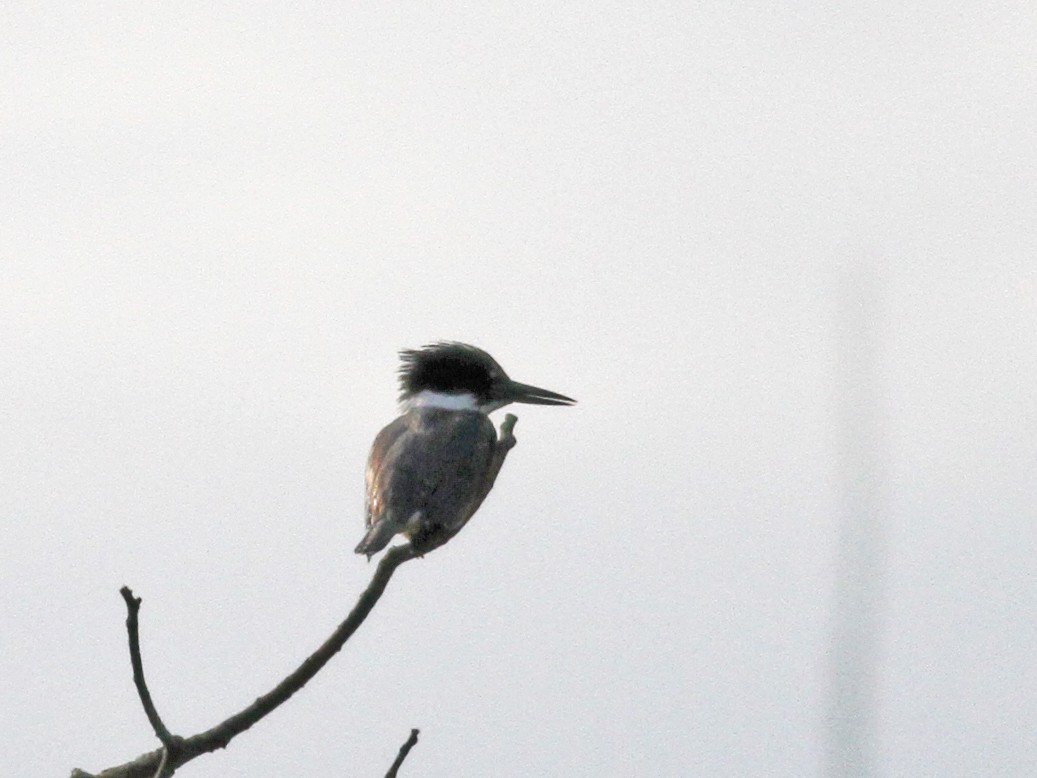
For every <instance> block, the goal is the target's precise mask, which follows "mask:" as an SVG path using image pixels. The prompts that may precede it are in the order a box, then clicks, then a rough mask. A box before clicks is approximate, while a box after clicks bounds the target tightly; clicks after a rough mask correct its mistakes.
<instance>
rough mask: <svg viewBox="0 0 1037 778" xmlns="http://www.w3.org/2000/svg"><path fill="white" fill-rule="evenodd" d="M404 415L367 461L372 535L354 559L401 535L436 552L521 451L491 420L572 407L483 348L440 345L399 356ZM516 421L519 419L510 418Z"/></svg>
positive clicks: (380, 435) (379, 440) (384, 432)
mask: <svg viewBox="0 0 1037 778" xmlns="http://www.w3.org/2000/svg"><path fill="white" fill-rule="evenodd" d="M400 358H401V360H402V364H401V366H400V405H401V408H402V410H403V413H402V415H401V416H400V417H399V418H397V419H396V420H395V421H393V422H392V423H391V424H389V425H388V426H387V427H385V428H384V429H383V430H382V431H381V432H379V433H378V435H377V437H376V438H375V439H374V445H373V446H372V447H371V454H370V456H369V457H368V460H367V473H366V476H367V479H366V480H367V515H366V525H367V528H368V529H367V534H365V535H364V539H363V540H361V541H360V544H359V545H358V546H357V547H356V553H358V554H366V555H367V558H368V559H370V558H371V556H372V555H373V554H376V553H378V552H379V551H381V550H382V549H383V548H385V546H386V545H388V543H389V541H390V540H391V539H392V537H393V536H394V535H396V534H397V533H403V534H405V535H407V536H408V537H409V538H410V542H411V546H412V547H413V548H415V549H416V550H419V551H428V550H431V549H433V548H436V547H437V546H440V545H442V544H443V543H445V542H446V541H448V540H449V539H450V538H452V537H453V536H454V535H455V534H457V532H458V531H459V530H460V529H461V528H462V527H463V526H464V525H465V523H466V522H467V521H468V520H469V519H470V518H471V517H472V514H474V513H475V512H476V510H478V508H479V506H480V505H481V504H482V501H483V500H484V499H485V497H486V495H487V494H489V492H490V489H492V488H493V482H494V480H495V479H496V477H497V473H498V471H499V470H500V466H501V464H503V461H504V456H505V455H506V454H507V450H508V449H510V448H511V446H512V445H514V438H511V436H510V426H508V425H507V423H506V427H505V428H502V429H505V430H506V435H505V438H502V440H500V441H498V440H497V431H496V430H495V429H494V427H493V422H491V421H490V418H489V416H488V415H487V414H489V413H490V412H492V411H495V410H497V409H498V408H502V407H504V406H505V405H507V404H508V403H512V402H520V403H531V404H534V405H572V404H574V403H575V402H576V401H575V400H573V399H571V398H569V397H566V396H565V395H563V394H558V393H557V392H551V391H548V390H547V389H540V388H539V387H536V386H529V385H527V384H520V383H518V382H517V381H512V380H511V379H510V378H508V375H507V373H505V372H504V369H503V368H502V367H501V366H500V365H499V364H497V361H496V360H495V359H494V358H493V357H491V356H490V355H489V354H487V353H486V352H485V351H483V350H482V349H478V348H476V347H475V346H469V345H467V344H464V343H446V342H440V343H433V344H430V345H427V346H424V347H423V348H420V349H416V350H411V349H407V350H404V351H401V352H400ZM511 423H512V424H513V423H514V417H512V418H511Z"/></svg>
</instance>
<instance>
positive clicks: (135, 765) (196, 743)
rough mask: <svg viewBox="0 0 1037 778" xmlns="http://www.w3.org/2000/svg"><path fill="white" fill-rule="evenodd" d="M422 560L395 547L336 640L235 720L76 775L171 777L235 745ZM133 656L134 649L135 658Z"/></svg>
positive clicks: (404, 547)
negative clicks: (410, 564) (400, 571)
mask: <svg viewBox="0 0 1037 778" xmlns="http://www.w3.org/2000/svg"><path fill="white" fill-rule="evenodd" d="M417 556H418V552H417V551H415V550H414V549H413V548H411V546H410V545H402V546H394V547H392V548H390V549H389V550H388V551H387V552H386V553H385V555H384V556H383V557H382V559H381V561H379V563H378V567H377V568H376V569H375V572H374V576H372V578H371V582H370V583H369V584H368V585H367V588H366V589H365V590H364V591H363V593H361V595H360V597H359V599H358V600H357V603H356V605H354V606H353V610H352V611H350V613H349V615H348V616H346V619H345V621H343V622H342V623H341V624H339V626H338V627H337V628H336V629H335V631H334V632H333V633H332V634H331V636H330V637H329V638H328V639H327V640H325V641H324V644H323V645H321V647H320V648H318V649H317V650H316V651H314V652H313V653H312V654H311V655H310V656H308V657H306V659H305V660H304V661H303V662H302V664H300V665H299V667H297V668H296V669H295V671H294V672H292V673H291V674H290V675H289V676H287V677H286V678H285V679H284V680H282V681H281V682H280V683H279V684H277V686H275V687H274V688H273V689H271V690H270V691H269V692H267V693H266V694H264V695H263V696H261V697H259V698H258V699H257V700H255V702H253V703H252V704H251V705H249V706H248V707H246V708H244V709H243V710H241V711H239V712H238V713H235V714H234V715H233V716H231V717H230V718H228V719H226V720H224V721H222V722H220V723H219V724H217V725H216V726H214V727H212V728H211V729H208V730H206V731H205V732H200V733H198V734H197V735H192V736H191V737H188V738H183V739H181V738H179V737H177V736H175V735H171V734H169V733H168V730H166V734H167V735H168V737H169V739H170V743H172V744H173V747H172V748H168V747H167V746H163V747H162V748H159V749H156V750H154V751H149V752H148V753H146V754H141V755H140V756H138V757H137V758H136V759H134V760H132V761H130V762H126V763H125V764H121V765H118V766H116V767H110V768H108V769H106V770H102V771H101V772H100V773H97V774H96V776H91V774H90V773H86V772H83V771H82V770H74V771H73V773H72V774H73V776H78V777H79V778H86V777H87V776H90V778H153V776H156V774H157V773H158V771H159V769H160V768H162V769H164V770H165V773H164V774H165V775H166V776H169V775H172V774H173V772H175V771H176V769H177V768H179V767H180V766H181V765H184V764H186V763H187V762H189V761H191V760H192V759H194V758H195V757H197V756H200V755H202V754H206V753H209V752H210V751H215V750H216V749H218V748H226V746H227V744H228V743H230V741H231V740H232V739H233V738H234V737H236V736H237V735H240V734H241V733H242V732H244V731H245V730H247V729H248V728H249V727H251V726H252V725H253V724H255V723H256V722H257V721H259V720H260V719H262V718H263V717H264V716H266V715H267V714H269V713H270V712H271V711H273V710H274V709H275V708H277V707H278V706H279V705H281V703H283V702H285V701H286V700H287V699H288V698H289V697H291V696H292V695H293V694H295V693H296V692H297V691H299V689H301V688H302V687H303V686H304V685H305V684H306V683H307V682H308V681H309V680H310V679H311V678H313V676H315V675H316V674H317V673H318V672H319V671H320V669H321V668H322V667H324V665H325V664H327V663H328V661H329V660H330V659H331V658H332V657H333V656H334V655H335V654H337V653H338V652H339V651H340V650H341V649H342V646H344V645H345V643H346V641H347V640H349V638H350V637H352V635H353V633H354V632H356V630H357V628H358V627H359V626H360V625H361V624H363V622H364V619H366V618H367V616H368V614H369V613H370V612H371V609H372V608H374V606H375V603H377V602H378V600H379V598H380V597H381V596H382V594H383V592H385V587H386V585H387V584H388V583H389V579H390V578H392V575H393V573H394V572H395V571H396V568H397V567H399V566H400V565H402V564H403V563H404V562H406V561H408V560H410V559H414V558H415V557H417ZM123 598H124V599H126V601H127V607H128V608H129V609H130V611H131V613H132V618H133V627H132V631H133V633H134V634H136V612H137V610H139V608H140V600H139V599H137V598H135V597H133V594H132V593H131V592H130V590H129V589H126V588H124V589H123ZM131 603H132V604H131ZM129 623H130V618H127V626H128V627H129ZM133 653H134V652H133V648H132V645H131V659H132V657H133ZM134 661H135V665H134V678H135V679H136V677H137V668H138V665H139V662H140V647H139V646H137V650H136V660H134ZM140 678H141V683H140V684H139V685H138V687H137V690H138V693H139V694H140V695H141V701H142V703H143V702H144V699H145V695H146V694H147V687H146V686H143V671H141V672H140ZM142 686H143V689H144V691H143V692H141V687H142ZM147 699H148V701H149V703H148V704H150V695H148V696H147ZM151 708H152V710H153V709H154V706H153V705H151ZM145 710H147V705H146V706H145ZM148 718H149V720H150V719H151V714H149V715H148ZM155 718H156V720H157V721H159V723H160V724H161V719H158V714H157V712H156V713H155ZM152 726H155V724H154V721H153V722H152ZM163 728H164V727H163ZM155 729H156V734H157V733H158V728H157V727H155ZM163 752H166V753H167V757H166V765H165V766H163V765H162V761H163Z"/></svg>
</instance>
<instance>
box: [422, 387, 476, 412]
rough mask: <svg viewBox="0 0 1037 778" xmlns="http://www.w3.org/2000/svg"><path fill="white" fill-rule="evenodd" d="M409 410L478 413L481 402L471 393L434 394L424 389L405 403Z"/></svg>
mask: <svg viewBox="0 0 1037 778" xmlns="http://www.w3.org/2000/svg"><path fill="white" fill-rule="evenodd" d="M403 407H404V408H405V409H407V410H410V409H411V408H442V409H443V410H447V411H477V410H479V401H478V400H476V399H475V395H474V394H471V393H469V392H460V393H456V394H455V393H448V392H433V391H431V390H429V389H424V390H422V391H420V392H418V393H417V394H416V395H414V396H413V397H410V398H408V399H407V400H406V402H404V403H403Z"/></svg>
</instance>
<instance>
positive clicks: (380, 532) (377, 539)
mask: <svg viewBox="0 0 1037 778" xmlns="http://www.w3.org/2000/svg"><path fill="white" fill-rule="evenodd" d="M395 534H396V528H395V527H394V526H393V524H392V522H389V521H386V520H385V519H382V520H381V521H376V522H375V523H374V524H372V525H371V528H370V529H369V530H367V534H366V535H364V539H363V540H361V541H360V543H359V544H358V545H357V547H356V548H355V549H353V550H354V551H355V552H356V553H357V554H366V555H367V558H368V559H370V558H371V557H372V556H374V555H375V554H377V553H378V552H379V551H381V550H382V549H383V548H385V547H386V546H387V545H389V541H390V540H392V536H393V535H395Z"/></svg>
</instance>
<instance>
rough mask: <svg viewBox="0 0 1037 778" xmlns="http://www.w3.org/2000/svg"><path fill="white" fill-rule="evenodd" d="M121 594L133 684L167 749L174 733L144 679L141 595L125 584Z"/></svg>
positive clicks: (156, 732) (145, 711)
mask: <svg viewBox="0 0 1037 778" xmlns="http://www.w3.org/2000/svg"><path fill="white" fill-rule="evenodd" d="M119 594H121V595H122V598H123V599H124V600H125V601H126V633H127V635H128V636H129V640H130V664H131V665H133V684H134V686H136V687H137V695H138V696H139V697H140V704H141V705H143V706H144V713H145V715H147V717H148V721H149V722H150V723H151V728H152V729H153V730H155V735H156V736H157V737H158V739H159V740H161V741H162V745H164V746H165V747H166V748H167V749H168V748H169V746H170V744H171V743H172V742H173V735H172V734H170V732H169V730H168V729H166V725H165V724H164V723H163V722H162V717H161V716H159V715H158V710H157V709H156V708H155V703H154V702H152V700H151V692H149V691H148V683H147V681H145V680H144V662H143V661H142V660H141V657H140V633H139V627H138V624H137V614H138V613H139V612H140V603H141V599H140V597H134V596H133V592H132V591H130V587H128V586H124V587H122V588H121V589H120V590H119Z"/></svg>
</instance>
